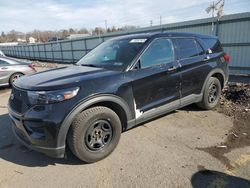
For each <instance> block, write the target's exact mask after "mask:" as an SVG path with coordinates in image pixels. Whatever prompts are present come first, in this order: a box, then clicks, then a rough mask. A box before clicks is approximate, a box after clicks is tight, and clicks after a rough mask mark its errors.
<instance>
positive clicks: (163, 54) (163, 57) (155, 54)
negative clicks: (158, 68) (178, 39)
mask: <svg viewBox="0 0 250 188" xmlns="http://www.w3.org/2000/svg"><path fill="white" fill-rule="evenodd" d="M173 61H174V51H173V45H172V41H171V40H170V39H166V38H161V39H156V40H155V41H153V42H152V43H151V44H150V46H149V47H148V49H147V50H146V51H145V52H144V54H143V55H142V56H141V59H140V63H141V67H142V68H146V67H151V66H154V65H160V64H165V63H171V62H173Z"/></svg>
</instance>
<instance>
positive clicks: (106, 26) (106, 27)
mask: <svg viewBox="0 0 250 188" xmlns="http://www.w3.org/2000/svg"><path fill="white" fill-rule="evenodd" d="M105 29H106V32H107V31H108V22H107V20H105Z"/></svg>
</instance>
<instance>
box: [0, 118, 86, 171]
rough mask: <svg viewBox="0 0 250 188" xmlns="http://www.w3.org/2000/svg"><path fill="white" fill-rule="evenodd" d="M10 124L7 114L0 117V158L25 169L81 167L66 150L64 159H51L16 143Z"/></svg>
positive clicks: (78, 161)
mask: <svg viewBox="0 0 250 188" xmlns="http://www.w3.org/2000/svg"><path fill="white" fill-rule="evenodd" d="M11 126H12V122H11V120H10V118H9V116H8V114H3V115H0V130H1V131H0V158H1V159H2V160H5V161H9V162H12V163H15V164H18V165H22V166H27V167H38V166H39V167H46V166H48V165H56V164H65V165H83V164H84V163H83V162H82V161H80V160H79V159H78V158H76V157H75V156H74V155H73V154H72V153H71V152H70V151H69V150H68V149H66V157H65V158H62V159H57V158H51V157H48V156H46V155H44V154H42V153H39V152H36V151H33V150H30V149H28V148H26V147H25V146H23V145H22V144H21V143H19V142H18V141H17V139H16V138H15V136H14V134H13V133H12V128H11Z"/></svg>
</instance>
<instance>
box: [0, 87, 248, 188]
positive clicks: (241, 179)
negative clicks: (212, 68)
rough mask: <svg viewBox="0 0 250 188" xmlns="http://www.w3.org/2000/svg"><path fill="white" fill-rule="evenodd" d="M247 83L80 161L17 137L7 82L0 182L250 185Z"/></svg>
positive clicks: (0, 93) (1, 111) (0, 96)
mask: <svg viewBox="0 0 250 188" xmlns="http://www.w3.org/2000/svg"><path fill="white" fill-rule="evenodd" d="M241 89H242V90H244V91H241ZM249 89H250V86H249V85H239V84H238V85H235V84H234V85H232V86H230V87H228V88H226V90H225V92H224V95H223V99H222V103H221V106H220V107H218V108H217V109H216V110H214V111H201V110H199V109H198V108H196V107H195V106H194V105H191V106H189V107H186V108H183V109H181V110H177V111H175V112H173V113H170V114H168V115H166V116H163V117H161V118H159V119H156V120H154V121H151V122H149V123H147V124H144V125H141V126H139V127H137V128H134V129H132V130H129V131H127V132H124V133H123V134H122V137H121V140H120V143H119V145H118V147H117V149H116V150H115V151H114V152H113V153H112V154H111V155H110V156H109V157H108V158H106V159H104V160H102V161H100V162H97V163H95V164H82V163H81V162H80V161H79V160H77V159H76V158H75V157H74V156H72V155H69V156H68V159H53V158H49V157H46V156H45V155H43V154H40V153H37V152H34V151H30V150H29V149H27V148H25V147H24V146H22V145H21V144H19V143H18V141H17V140H16V139H15V138H14V136H13V134H12V132H11V122H10V119H9V117H8V114H7V108H6V105H7V99H8V97H9V94H10V89H8V88H2V89H1V90H0V129H1V131H0V187H250V181H249V180H250V131H249V127H250V118H249V117H250V111H249V105H250V101H249V100H250V99H249V98H250V97H249V96H250V95H249ZM247 92H248V93H247ZM233 93H235V94H233ZM244 96H245V98H244ZM225 114H226V115H225Z"/></svg>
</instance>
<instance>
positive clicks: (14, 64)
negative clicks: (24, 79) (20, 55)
mask: <svg viewBox="0 0 250 188" xmlns="http://www.w3.org/2000/svg"><path fill="white" fill-rule="evenodd" d="M35 72H36V70H35V69H34V67H33V65H32V64H31V63H27V62H22V61H18V60H16V59H13V58H7V57H0V86H7V85H10V86H12V84H13V82H15V81H16V80H17V79H18V78H19V77H21V76H23V75H29V74H32V73H35Z"/></svg>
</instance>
